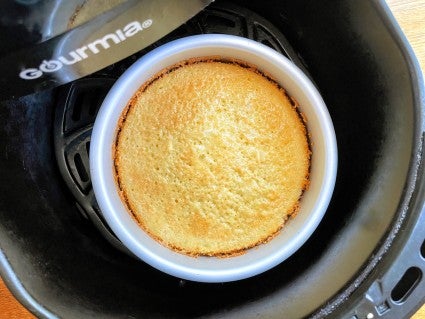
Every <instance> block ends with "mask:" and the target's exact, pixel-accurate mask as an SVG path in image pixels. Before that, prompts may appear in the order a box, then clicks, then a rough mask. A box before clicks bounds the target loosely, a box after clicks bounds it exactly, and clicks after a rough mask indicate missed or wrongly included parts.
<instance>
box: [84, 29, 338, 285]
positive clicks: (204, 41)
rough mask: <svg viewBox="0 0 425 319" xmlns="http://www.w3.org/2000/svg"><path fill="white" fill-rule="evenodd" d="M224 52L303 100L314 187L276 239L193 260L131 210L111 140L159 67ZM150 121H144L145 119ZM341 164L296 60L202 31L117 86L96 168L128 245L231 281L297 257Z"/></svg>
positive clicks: (181, 271) (323, 113) (106, 203)
mask: <svg viewBox="0 0 425 319" xmlns="http://www.w3.org/2000/svg"><path fill="white" fill-rule="evenodd" d="M202 56H221V57H223V58H235V59H238V60H242V61H246V62H248V63H249V64H253V65H255V66H257V67H258V68H259V69H260V70H262V71H264V72H266V73H267V74H269V75H271V76H272V77H273V78H274V79H275V80H276V81H277V82H278V83H280V84H281V86H282V87H284V88H285V89H286V90H287V92H288V93H289V95H290V96H292V97H293V98H295V100H297V101H298V103H299V104H300V110H301V112H302V113H303V114H304V115H305V117H306V118H307V129H308V131H309V133H310V135H311V148H312V163H311V174H310V179H311V183H310V187H309V189H308V190H307V191H306V192H305V193H304V195H303V197H302V200H301V204H300V206H301V208H300V211H299V213H298V214H297V215H296V217H295V218H292V219H290V220H289V221H288V222H287V223H286V224H285V226H284V227H283V229H282V231H281V232H280V233H279V234H278V235H277V236H276V237H275V238H274V239H272V240H271V241H270V242H268V243H266V244H262V245H259V246H257V247H255V248H253V249H250V250H248V251H247V252H246V253H245V254H243V255H240V256H235V257H229V258H215V257H197V258H194V257H190V256H186V255H182V254H180V253H177V252H174V251H172V250H170V249H168V248H166V247H164V246H162V245H161V244H159V243H158V242H157V241H155V240H154V239H152V238H151V237H150V236H148V235H147V234H146V233H145V232H144V231H143V230H142V229H141V228H140V227H139V226H138V225H137V223H136V222H135V221H134V220H133V218H132V217H131V216H130V214H129V213H128V212H127V210H126V208H125V206H124V204H123V203H122V202H121V199H120V196H119V194H118V191H117V187H116V184H115V179H114V169H113V160H112V158H113V155H112V145H113V144H114V141H115V137H116V127H117V123H118V119H119V117H120V115H121V112H122V110H123V109H124V108H125V107H126V105H127V103H128V101H129V100H130V99H131V97H132V96H133V94H134V93H135V92H136V91H137V90H138V89H139V87H140V86H141V85H142V84H143V83H144V82H145V81H146V80H148V79H149V78H151V77H152V76H153V75H155V74H156V73H157V72H159V71H160V70H162V69H164V68H166V67H168V66H170V65H173V64H175V63H177V62H179V61H182V60H186V59H188V58H193V57H202ZM141 125H143V123H141ZM336 169H337V146H336V138H335V132H334V128H333V125H332V121H331V118H330V116H329V113H328V111H327V108H326V106H325V104H324V102H323V99H322V98H321V96H320V94H319V92H318V91H317V89H316V88H315V86H314V85H313V84H312V82H311V81H310V80H309V79H308V78H307V76H305V75H304V74H303V72H302V71H301V70H300V69H299V68H298V67H296V66H295V65H294V64H293V63H292V62H291V61H290V60H288V59H287V58H285V57H284V56H282V55H281V54H279V53H277V52H276V51H274V50H272V49H270V48H269V47H267V46H265V45H262V44H260V43H257V42H254V41H252V40H248V39H245V38H241V37H235V36H229V35H218V34H213V35H198V36H191V37H186V38H183V39H179V40H176V41H173V42H170V43H167V44H165V45H163V46H161V47H159V48H157V49H155V50H153V51H151V52H149V53H148V54H146V55H145V56H143V57H142V58H141V59H140V60H138V61H137V62H136V63H134V64H133V65H132V66H131V67H130V68H129V69H128V70H127V71H126V72H125V73H124V74H123V75H122V76H121V77H120V78H119V79H118V81H117V82H116V83H115V84H114V86H113V87H112V89H111V90H110V92H109V93H108V95H107V96H106V98H105V100H104V102H103V104H102V106H101V109H100V111H99V113H98V115H97V118H96V122H95V125H94V128H93V135H92V138H91V148H90V172H91V179H92V182H93V188H94V192H95V196H96V199H97V201H98V203H99V206H100V209H101V211H102V214H103V216H104V217H105V220H106V221H107V223H108V224H109V226H110V227H111V229H112V230H113V232H114V233H115V234H116V235H117V237H118V238H119V239H120V240H121V241H122V243H123V244H124V245H125V246H126V247H127V248H128V249H129V250H130V251H131V252H133V253H134V255H136V256H137V257H139V258H140V259H141V260H143V261H145V262H146V263H148V264H150V265H151V266H153V267H155V268H157V269H159V270H161V271H163V272H165V273H168V274H170V275H173V276H176V277H180V278H183V279H188V280H193V281H201V282H225V281H234V280H239V279H244V278H247V277H251V276H254V275H256V274H259V273H262V272H264V271H266V270H268V269H270V268H272V267H274V266H276V265H278V264H279V263H281V262H282V261H284V260H285V259H287V258H288V257H289V256H291V255H292V254H293V253H294V252H295V251H296V250H297V249H298V248H300V247H301V245H303V244H304V243H305V241H306V240H307V239H308V238H309V237H310V235H311V234H312V233H313V232H314V230H315V229H316V227H317V225H318V224H319V222H320V220H321V219H322V217H323V215H324V213H325V211H326V209H327V206H328V204H329V201H330V199H331V196H332V192H333V188H334V184H335V178H336Z"/></svg>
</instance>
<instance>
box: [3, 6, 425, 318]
mask: <svg viewBox="0 0 425 319" xmlns="http://www.w3.org/2000/svg"><path fill="white" fill-rule="evenodd" d="M237 6H240V7H244V8H246V9H239V7H237ZM200 32H221V33H232V34H235V33H236V34H238V35H241V36H246V37H253V38H256V39H257V40H258V41H262V42H264V43H266V44H268V45H270V46H272V47H274V48H275V49H277V50H281V52H282V53H284V54H286V55H287V56H289V57H290V58H291V59H292V60H293V61H294V62H295V63H297V64H298V65H300V66H301V67H302V68H303V69H304V70H305V71H306V72H307V73H308V74H309V75H310V76H311V78H312V79H313V81H314V82H315V83H316V84H317V87H318V88H319V90H320V92H321V93H322V96H323V98H324V100H325V102H326V104H327V106H328V108H329V111H330V114H331V117H332V119H333V122H334V126H335V130H336V135H337V140H338V151H339V154H338V155H339V168H338V176H337V183H336V187H335V192H334V195H333V198H332V201H331V204H330V207H329V209H328V211H327V213H326V216H325V218H324V220H323V221H322V223H321V224H320V225H319V228H318V229H317V231H316V232H315V233H314V234H313V236H312V237H311V239H310V240H309V241H308V242H307V243H306V244H305V245H304V246H303V247H302V248H301V249H300V250H299V251H298V252H297V253H296V254H295V255H293V256H292V257H291V258H290V259H288V260H287V261H285V262H283V263H282V264H281V265H279V266H277V267H276V268H274V269H272V270H270V271H268V272H266V273H264V274H262V275H259V276H256V277H254V278H250V279H246V280H242V281H237V282H232V283H223V284H202V283H196V282H190V281H184V280H180V279H178V278H174V277H171V276H168V275H165V274H163V273H161V272H159V271H157V270H155V269H153V268H151V267H150V266H148V265H146V264H144V263H142V262H140V261H138V260H136V259H135V258H133V257H131V256H129V255H128V254H126V253H125V252H122V251H120V249H116V248H117V247H120V243H119V242H117V241H116V239H115V238H114V237H113V235H111V233H110V232H109V230H108V229H107V228H106V227H103V221H102V220H101V218H100V217H99V214H98V212H97V211H96V209H97V208H96V207H97V206H96V203H95V199H94V198H93V196H92V193H91V186H90V179H89V178H90V177H89V176H88V175H87V173H88V170H87V168H88V166H87V159H88V153H87V145H88V142H89V140H90V130H91V125H92V122H93V120H94V116H95V113H96V110H97V107H98V105H99V103H100V101H101V98H102V96H103V95H104V94H105V93H106V91H107V89H108V88H109V86H110V85H111V84H112V83H113V81H114V79H116V77H117V76H119V74H120V73H121V72H122V71H123V70H124V69H125V68H126V67H127V66H128V65H129V64H130V63H131V62H132V61H133V60H134V59H135V58H137V56H140V55H142V54H144V53H145V52H147V51H148V50H149V49H151V48H152V47H150V48H147V49H146V50H143V51H142V52H140V53H139V54H138V55H136V56H133V57H129V58H128V59H126V60H125V61H122V62H120V63H118V64H116V65H113V66H111V67H109V68H107V69H105V70H102V71H100V72H98V73H96V74H94V75H92V76H89V77H87V78H86V79H83V80H80V81H76V82H74V83H72V84H70V85H68V86H64V87H61V88H59V89H57V90H52V91H45V92H41V93H37V94H34V95H31V96H27V97H24V98H21V99H19V100H15V101H8V102H2V103H1V105H0V118H1V120H2V123H3V125H2V126H1V128H0V147H1V150H2V152H0V176H1V178H2V183H1V184H0V247H1V251H0V263H1V267H0V270H1V275H2V276H3V278H4V279H5V281H6V283H7V284H8V285H9V287H10V288H11V289H12V291H13V292H14V293H15V295H16V296H17V297H18V298H19V299H20V300H21V301H22V302H23V303H24V304H25V305H26V306H27V307H28V308H29V309H30V310H31V311H33V312H34V313H35V314H37V315H38V316H40V317H47V318H55V317H63V318H85V317H96V318H144V317H147V318H164V317H165V318H166V317H172V318H175V317H182V318H186V317H211V318H217V317H223V318H227V317H232V318H250V317H264V318H301V317H307V316H309V317H313V318H323V317H333V318H349V319H360V318H366V317H367V316H368V318H371V316H372V315H373V317H375V318H377V317H382V318H403V317H406V318H407V317H409V316H410V315H411V313H412V312H413V311H414V310H416V309H417V307H418V306H419V305H420V304H421V303H423V302H424V301H425V282H424V280H423V278H422V277H423V274H424V271H425V244H424V239H425V235H424V234H425V231H424V228H425V212H423V210H424V196H425V195H424V194H425V190H424V185H425V184H424V171H423V166H422V165H423V164H422V160H423V150H422V143H423V132H424V123H423V120H424V114H423V108H424V101H425V98H424V87H423V81H422V77H421V75H420V70H419V67H418V65H417V62H416V61H415V60H414V58H413V56H412V53H411V51H410V49H409V48H408V45H407V44H406V42H405V40H404V38H403V37H402V36H401V35H400V31H399V29H398V28H397V27H396V25H395V22H394V20H393V19H392V17H391V16H390V14H389V11H388V9H387V7H386V6H385V3H384V1H368V0H361V1H349V0H341V1H331V0H324V1H314V0H299V1H289V0H288V1H278V0H268V1H266V0H265V1H234V2H232V3H225V2H222V1H216V2H215V3H214V4H213V5H212V6H210V7H209V8H207V9H206V10H205V11H204V12H202V13H200V14H199V15H198V16H197V17H195V18H194V19H192V20H190V21H189V22H188V23H187V24H185V25H183V26H182V27H180V28H179V29H178V30H176V31H175V32H173V33H172V34H170V35H169V36H167V37H166V38H164V39H162V40H161V41H160V43H164V42H167V41H169V40H170V39H173V38H176V37H181V36H185V35H187V34H188V33H189V34H191V33H200ZM158 44H159V43H157V44H155V45H158ZM155 45H154V46H155ZM86 217H88V218H86ZM93 222H94V224H93ZM94 225H95V226H96V227H95V226H94ZM99 230H101V231H99ZM105 237H106V238H107V239H109V241H108V240H105ZM111 243H112V245H111ZM114 246H115V247H114Z"/></svg>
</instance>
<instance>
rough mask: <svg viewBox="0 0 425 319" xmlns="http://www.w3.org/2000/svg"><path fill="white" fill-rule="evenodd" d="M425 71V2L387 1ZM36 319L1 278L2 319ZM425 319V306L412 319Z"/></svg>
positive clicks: (0, 303) (0, 301)
mask: <svg viewBox="0 0 425 319" xmlns="http://www.w3.org/2000/svg"><path fill="white" fill-rule="evenodd" d="M387 3H388V5H389V6H390V8H391V10H392V11H393V13H394V16H395V17H396V19H397V20H398V22H399V24H400V26H401V28H402V29H403V31H404V32H405V34H406V36H407V38H408V39H409V41H410V44H411V45H412V47H413V49H414V51H415V52H416V55H417V57H418V59H419V62H420V64H421V67H422V70H425V0H387ZM29 318H34V317H33V316H32V315H31V314H30V313H29V312H28V311H27V310H26V309H25V308H23V307H22V306H21V305H20V304H19V303H18V302H17V301H16V300H15V299H14V298H13V296H12V295H11V294H10V292H9V290H8V289H7V288H6V287H5V285H4V283H3V281H2V280H1V278H0V319H29ZM412 319H425V305H424V306H423V307H422V308H421V309H420V310H419V311H418V312H417V313H416V314H415V315H414V316H413V317H412Z"/></svg>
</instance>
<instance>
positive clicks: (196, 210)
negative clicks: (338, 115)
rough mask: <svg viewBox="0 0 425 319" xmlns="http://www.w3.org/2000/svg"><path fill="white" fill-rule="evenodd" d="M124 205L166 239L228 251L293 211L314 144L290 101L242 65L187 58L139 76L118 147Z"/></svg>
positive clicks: (196, 249)
mask: <svg viewBox="0 0 425 319" xmlns="http://www.w3.org/2000/svg"><path fill="white" fill-rule="evenodd" d="M114 164H115V170H116V172H115V173H116V179H117V185H118V187H119V190H120V193H121V197H122V199H123V200H124V202H125V203H126V205H127V208H128V210H129V212H131V214H132V215H133V217H134V218H135V219H136V220H137V222H138V223H139V225H140V226H141V227H142V228H143V229H144V230H145V231H146V232H147V233H148V234H150V235H151V236H152V237H153V238H155V239H156V240H157V241H159V242H161V243H162V244H163V245H165V246H167V247H169V248H171V249H174V250H176V251H178V252H181V253H184V254H188V255H192V256H199V255H206V256H229V255H234V254H239V253H243V252H244V251H245V250H246V249H248V248H251V247H254V246H256V245H258V244H261V243H264V242H267V241H268V240H270V239H271V238H272V237H273V236H275V235H276V234H277V233H278V232H279V231H280V230H281V228H282V226H283V225H284V223H285V221H286V220H287V219H288V217H289V216H291V215H292V214H294V213H296V211H297V208H298V204H299V201H300V197H301V196H302V194H303V191H304V190H305V189H306V187H307V186H308V173H309V166H310V149H309V144H308V138H307V132H306V128H305V126H304V121H303V119H302V116H301V115H300V113H299V111H298V110H297V105H296V102H294V100H293V99H291V98H290V97H288V96H287V94H286V93H285V91H284V90H283V89H282V88H280V87H279V86H278V85H276V83H275V82H273V81H272V80H270V78H268V77H266V76H265V75H263V74H261V73H260V72H258V71H257V70H256V69H255V68H252V67H248V66H247V65H241V63H240V62H238V63H236V62H230V61H215V60H211V59H210V60H193V61H186V62H182V63H181V64H179V65H176V66H174V67H172V68H170V69H168V70H164V71H162V72H161V73H160V74H158V75H156V76H155V77H154V78H152V79H151V80H150V81H148V82H147V83H145V84H144V85H143V86H142V87H141V88H140V89H139V91H138V92H137V94H136V95H135V96H134V97H133V98H132V100H131V101H130V103H129V105H128V106H127V108H126V109H125V111H124V112H123V114H122V116H121V120H120V124H119V127H118V130H117V139H116V145H115V147H114Z"/></svg>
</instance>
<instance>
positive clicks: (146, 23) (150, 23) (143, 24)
mask: <svg viewBox="0 0 425 319" xmlns="http://www.w3.org/2000/svg"><path fill="white" fill-rule="evenodd" d="M151 25H152V19H147V20H145V21H143V23H142V28H143V29H146V28H149V27H150V26H151Z"/></svg>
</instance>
